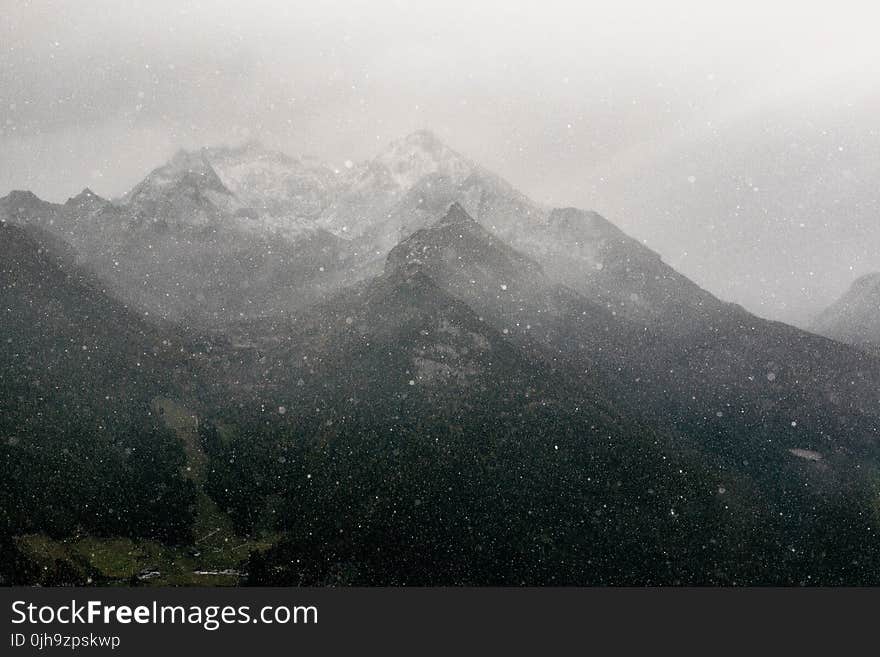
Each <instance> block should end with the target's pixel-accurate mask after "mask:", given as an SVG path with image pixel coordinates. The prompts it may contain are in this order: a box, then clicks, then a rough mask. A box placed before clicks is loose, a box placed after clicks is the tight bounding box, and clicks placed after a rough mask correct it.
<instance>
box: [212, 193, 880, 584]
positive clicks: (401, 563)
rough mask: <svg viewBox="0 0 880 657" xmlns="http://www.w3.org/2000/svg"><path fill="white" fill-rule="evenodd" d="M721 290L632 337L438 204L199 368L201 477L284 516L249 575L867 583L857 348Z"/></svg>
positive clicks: (866, 463)
mask: <svg viewBox="0 0 880 657" xmlns="http://www.w3.org/2000/svg"><path fill="white" fill-rule="evenodd" d="M724 307H725V309H726V310H727V314H726V315H724V316H720V315H719V316H716V317H715V318H714V320H713V321H714V324H713V325H711V326H707V327H704V328H703V329H701V330H702V331H704V332H703V333H692V334H691V335H690V337H689V338H688V339H687V340H685V339H682V340H681V341H678V342H676V341H673V340H671V339H670V336H669V334H666V333H662V332H653V331H646V329H645V328H644V327H641V326H639V325H638V324H637V323H635V322H632V321H631V320H628V319H626V318H624V317H621V316H620V315H619V314H614V313H612V312H611V311H609V310H608V309H607V308H606V307H604V306H603V305H601V304H597V303H595V302H593V301H591V300H590V299H587V298H584V297H583V296H581V295H580V294H579V293H577V292H575V291H574V290H571V289H570V288H567V287H565V286H560V285H559V284H558V283H556V282H554V281H553V280H552V279H551V278H549V277H548V276H547V275H546V274H545V273H544V271H543V268H542V267H541V266H540V265H539V264H538V263H537V262H535V261H534V260H533V259H531V258H530V257H529V256H527V255H525V254H523V253H522V252H520V251H518V250H516V249H514V248H512V247H511V246H509V245H508V244H506V243H505V242H503V241H502V240H500V239H499V238H497V237H496V236H495V235H493V234H492V233H491V232H490V231H488V230H487V229H486V228H484V227H483V226H481V225H480V224H478V223H477V222H476V221H475V220H474V219H472V218H471V217H470V216H469V215H468V214H467V212H466V211H465V210H464V209H463V208H462V207H461V206H459V205H455V204H453V205H452V206H450V208H448V210H447V211H446V212H445V213H444V214H443V215H441V216H439V217H437V218H436V219H435V221H434V222H431V223H430V224H429V225H427V226H426V227H424V228H422V229H420V230H418V231H416V232H415V233H413V234H412V235H410V236H409V237H408V238H406V239H405V240H403V241H402V242H401V243H400V244H399V245H398V246H396V247H395V248H394V249H392V251H391V252H390V253H389V255H388V256H387V259H386V264H385V268H384V271H383V273H382V274H380V275H379V276H377V277H375V278H372V279H369V280H367V281H364V282H362V283H360V284H358V285H356V286H354V287H350V288H348V289H346V290H343V291H341V292H339V293H338V294H336V295H333V296H332V297H330V298H329V299H327V300H326V301H324V302H322V303H320V304H317V305H315V306H312V307H311V308H310V309H309V311H308V312H307V313H302V314H300V315H298V316H296V317H295V318H291V320H290V321H288V322H286V323H281V324H278V325H276V326H274V327H273V330H272V331H271V332H270V333H268V335H267V337H266V339H264V340H262V341H259V340H258V341H257V342H256V343H255V344H254V345H252V346H251V347H249V348H250V349H253V350H255V351H256V352H257V356H258V357H257V359H256V361H255V363H254V365H253V366H252V367H245V368H240V369H234V364H235V362H236V361H237V360H238V359H239V356H238V355H236V354H230V356H229V359H228V361H227V362H222V361H221V362H218V364H217V365H216V366H217V367H218V370H217V372H218V373H217V375H216V376H217V378H219V377H220V372H222V371H233V372H234V373H235V377H236V384H235V387H234V392H233V391H230V393H231V394H230V395H229V396H228V397H227V400H228V402H229V405H228V406H227V407H226V408H224V409H223V410H222V411H221V412H220V413H219V414H218V416H217V418H216V419H217V421H218V422H219V423H220V424H222V426H223V430H222V432H221V431H219V430H218V431H216V432H212V431H211V430H210V429H208V430H207V431H208V435H209V438H208V439H207V440H208V443H209V444H211V445H212V447H211V448H210V450H209V451H211V453H212V456H211V458H212V459H213V460H214V462H216V463H217V464H218V466H217V469H215V470H214V479H213V481H212V485H211V486H212V490H213V491H214V493H213V494H214V495H215V496H216V500H217V502H218V504H219V505H220V506H221V508H228V509H230V512H231V513H232V514H233V516H234V518H235V519H236V522H238V523H241V524H242V526H243V528H245V529H248V530H249V531H251V530H254V529H255V528H258V527H263V528H265V529H266V530H271V529H277V528H278V527H283V528H284V532H285V534H284V536H285V538H284V539H283V540H282V541H281V542H280V543H279V544H278V545H276V546H275V547H273V548H271V549H270V550H268V551H266V552H265V553H259V554H255V555H253V556H252V558H251V561H250V562H249V564H248V570H249V572H250V573H251V578H252V579H251V581H252V582H254V583H258V584H291V583H311V584H332V583H336V584H339V583H342V584H376V583H386V584H387V583H394V584H426V583H435V584H436V583H447V584H449V583H454V584H466V583H483V584H485V583H495V584H512V583H529V582H548V581H554V582H557V583H581V584H583V583H634V582H639V581H641V582H646V581H667V582H669V581H677V582H692V583H697V582H700V583H708V582H714V583H722V582H724V583H733V582H737V583H744V582H764V583H767V582H771V581H772V582H780V583H781V582H794V581H801V582H809V581H823V582H832V581H845V580H849V581H873V580H872V579H871V578H872V577H874V574H872V573H874V565H873V564H875V563H876V558H877V556H878V555H874V553H873V552H872V551H871V550H872V548H868V547H861V548H860V547H856V546H859V545H862V546H867V545H869V544H870V537H871V535H872V532H873V531H875V529H874V528H875V527H876V526H877V522H880V519H877V518H874V516H873V515H872V514H873V513H874V512H873V511H872V510H871V509H872V508H873V507H872V504H873V503H872V502H871V501H870V500H871V499H873V497H872V495H876V486H877V481H878V479H877V475H878V470H877V465H876V464H877V449H876V447H877V441H876V431H877V426H878V425H877V418H878V413H877V409H876V401H873V402H872V401H871V400H872V394H871V392H870V391H871V390H874V389H875V386H876V382H877V381H878V380H880V379H878V378H877V377H878V373H877V371H876V368H875V369H871V361H869V360H868V359H864V358H863V356H862V355H861V354H860V353H859V352H857V351H856V350H852V349H849V348H846V347H843V346H842V345H838V344H836V343H834V342H832V341H829V340H825V339H822V338H817V337H816V336H811V335H809V334H806V333H803V332H798V331H796V330H795V329H790V327H784V326H783V325H775V324H772V323H769V322H765V323H762V321H763V320H759V319H758V318H754V317H751V316H748V315H740V314H739V313H741V312H742V311H740V310H739V309H737V308H736V307H734V306H724ZM243 351H244V350H242V351H241V352H239V353H242V352H243ZM783 359H787V360H783ZM230 367H233V369H232V370H230V369H229V368H230ZM765 368H767V369H766V370H765ZM758 373H760V377H761V378H758V377H757V376H756V374H758ZM853 381H858V383H856V384H855V385H854V384H853ZM871 382H874V383H871ZM852 388H857V389H858V391H853V390H852ZM872 404H873V405H872ZM210 436H213V437H210ZM225 464H234V465H225ZM859 518H866V519H868V518H870V519H868V520H867V524H862V523H860V521H859ZM267 523H268V524H267ZM276 523H278V524H276ZM829 528H833V529H829ZM485 546H491V549H489V550H486V549H485ZM848 546H852V547H848ZM847 550H850V551H851V552H852V557H844V556H843V554H844V553H846V551H847ZM828 554H832V555H834V556H833V557H831V558H828V557H827V555H828ZM744 555H750V556H749V557H745V556H744ZM872 555H873V556H872ZM840 559H843V561H841V560H840ZM441 564H442V565H441ZM551 564H552V565H551ZM652 578H657V579H652Z"/></svg>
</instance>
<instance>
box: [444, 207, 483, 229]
mask: <svg viewBox="0 0 880 657" xmlns="http://www.w3.org/2000/svg"><path fill="white" fill-rule="evenodd" d="M434 226H437V227H441V226H467V227H469V228H470V227H476V226H479V224H477V222H476V221H475V220H474V218H473V217H471V216H470V215H469V214H468V213H467V210H465V209H464V208H463V207H462V206H461V204H459V203H458V202H457V201H455V202H453V203H452V204H451V205H450V206H449V209H448V210H447V211H446V214H444V215H443V216H442V217H441V218H440V219H438V220H437V221H436V222H435V223H434Z"/></svg>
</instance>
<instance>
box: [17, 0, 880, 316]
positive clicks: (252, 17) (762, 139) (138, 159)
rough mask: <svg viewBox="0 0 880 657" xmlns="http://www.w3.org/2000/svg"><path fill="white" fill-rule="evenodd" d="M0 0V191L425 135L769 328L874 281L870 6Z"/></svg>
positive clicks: (64, 189)
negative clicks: (201, 157)
mask: <svg viewBox="0 0 880 657" xmlns="http://www.w3.org/2000/svg"><path fill="white" fill-rule="evenodd" d="M0 4H2V11H0V153H2V155H0V195H3V194H5V193H6V192H7V191H8V190H9V189H13V188H30V189H32V190H33V191H35V192H36V193H37V194H38V195H40V196H42V197H44V198H47V199H50V200H56V201H57V200H64V199H65V198H67V197H68V196H71V195H73V194H75V193H77V192H78V191H79V190H80V189H81V188H82V187H84V186H89V187H91V188H92V189H94V190H95V191H96V192H98V193H100V194H103V195H107V196H116V195H120V194H121V193H123V192H124V191H126V190H127V189H128V188H129V187H131V186H132V185H133V184H134V183H136V182H137V181H138V180H139V179H140V178H141V177H143V175H145V174H146V173H147V172H148V171H149V170H150V169H151V168H153V167H155V166H157V165H158V164H160V163H161V162H162V161H164V160H165V159H166V158H167V157H168V156H169V155H170V154H171V153H172V152H173V151H174V150H175V149H176V148H178V147H180V146H186V147H194V146H199V145H204V144H215V143H222V142H238V141H241V140H243V139H245V138H247V137H249V136H258V137H260V138H261V139H262V141H263V142H264V143H265V144H267V145H270V146H274V147H277V148H279V149H281V150H285V151H287V152H290V153H292V154H306V153H308V154H314V155H318V156H320V157H323V158H326V159H328V160H331V161H336V162H341V161H343V160H346V159H361V158H366V157H369V156H371V155H373V154H374V153H376V152H377V151H378V150H379V149H380V148H382V147H383V146H384V145H385V144H386V143H387V142H388V141H390V140H392V139H394V138H396V137H399V136H401V135H403V134H406V133H407V132H410V131H411V130H414V129H417V128H420V127H429V128H432V129H433V130H434V131H435V132H437V133H438V134H439V135H440V136H441V137H443V138H444V139H445V140H446V141H447V142H448V143H449V144H450V145H452V146H453V147H455V148H457V149H458V150H460V151H462V152H463V153H465V154H467V155H468V156H470V157H472V158H473V159H475V160H478V161H480V162H481V163H483V164H485V165H486V166H488V167H489V168H492V169H494V170H496V171H497V172H498V173H500V174H501V175H503V176H504V177H506V178H508V179H509V180H510V181H511V182H513V183H514V184H515V185H517V186H518V187H520V188H521V189H522V190H523V191H524V192H526V193H528V194H530V195H531V196H533V197H534V198H536V199H537V200H540V201H546V202H550V203H553V204H556V205H577V206H582V207H588V208H595V209H597V210H599V211H600V212H602V213H603V214H605V215H606V216H607V217H608V218H609V219H610V220H611V221H613V222H615V223H616V224H618V225H619V226H621V227H622V228H624V229H625V230H626V231H628V232H629V233H630V234H632V235H634V236H636V237H638V238H640V239H644V240H646V241H647V243H648V244H649V246H651V247H652V248H655V249H656V250H658V251H659V252H660V253H661V254H662V255H663V256H664V258H665V259H666V260H667V261H668V262H671V263H672V264H673V265H675V266H676V267H678V268H679V269H680V270H682V271H683V272H684V273H686V274H687V275H689V276H691V277H692V278H694V279H695V280H697V282H699V283H701V284H702V285H704V286H706V287H707V288H708V289H710V290H711V291H713V292H715V293H716V294H719V295H720V296H722V297H724V298H726V299H729V300H734V301H738V302H740V303H743V304H744V305H746V306H747V307H748V308H749V309H751V310H753V311H756V312H758V313H759V314H762V315H765V316H770V317H779V318H785V319H789V320H801V319H803V318H804V317H806V316H807V315H808V314H809V313H810V312H812V311H814V310H815V309H817V308H819V307H821V306H822V305H823V304H825V303H827V302H828V301H830V300H831V299H832V298H833V297H834V296H836V295H837V294H839V293H840V292H841V291H842V290H843V289H844V288H845V287H846V286H847V285H848V284H849V282H850V281H851V280H852V279H853V278H854V277H855V276H856V275H858V274H861V273H864V272H866V271H870V270H880V194H878V191H877V190H878V183H880V125H878V117H880V40H878V39H877V37H876V32H877V25H878V19H880V9H878V8H875V7H874V6H873V5H872V4H869V3H858V4H856V3H846V2H835V3H821V4H819V3H815V4H812V3H809V2H798V3H795V2H772V1H770V0H765V1H763V2H752V1H740V2H735V3H710V2H683V1H673V2H662V3H661V2H627V1H620V0H618V1H616V2H603V3H593V2H580V3H578V2H564V3H563V2H552V1H544V2H528V3H527V2H518V1H511V0H508V1H507V2H495V1H492V2H474V1H472V2H458V1H453V0H446V1H442V2H441V1H434V2H383V1H380V0H373V1H372V2H324V1H322V2H315V1H313V2H309V3H305V2H296V1H294V2H290V1H282V0H277V1H274V2H259V1H256V2H255V1H249V2H245V1H243V0H242V1H237V2H236V1H232V0H219V1H216V2H207V1H205V2H186V1H181V0H177V1H174V2H170V1H157V0H150V1H144V2H132V1H129V2H120V1H119V0H114V1H109V0H108V1H105V0H90V1H88V2H78V1H74V0H70V1H67V2H46V1H42V2H24V1H21V0H0ZM716 5H717V6H716Z"/></svg>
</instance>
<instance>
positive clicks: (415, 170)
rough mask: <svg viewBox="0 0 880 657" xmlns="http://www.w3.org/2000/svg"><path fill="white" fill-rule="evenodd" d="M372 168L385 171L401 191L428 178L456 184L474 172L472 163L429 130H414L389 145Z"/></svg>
mask: <svg viewBox="0 0 880 657" xmlns="http://www.w3.org/2000/svg"><path fill="white" fill-rule="evenodd" d="M373 164H374V166H376V167H378V168H384V169H386V170H387V171H388V173H389V174H390V177H391V179H392V180H393V181H394V183H396V184H397V185H398V186H400V187H403V188H404V189H409V188H411V187H412V186H413V185H414V184H415V183H416V182H418V181H419V180H420V179H422V178H423V177H424V176H427V175H431V174H441V175H443V176H446V177H449V178H451V179H453V180H457V181H460V180H463V179H464V178H466V177H467V176H468V175H469V174H470V173H471V172H472V171H473V170H474V168H475V165H474V164H473V163H472V162H470V161H469V160H467V159H466V158H464V157H462V156H461V155H459V154H458V153H456V152H455V151H454V150H452V149H451V148H449V147H448V146H447V145H446V144H444V143H443V142H442V141H440V138H439V137H437V135H435V134H434V133H433V132H430V131H429V130H418V131H416V132H413V133H412V134H410V135H407V136H406V137H404V138H402V139H399V140H397V141H395V142H392V143H391V144H390V145H389V146H388V148H386V149H385V150H384V151H383V152H382V153H381V154H380V155H379V156H378V157H376V159H375V160H374V161H373Z"/></svg>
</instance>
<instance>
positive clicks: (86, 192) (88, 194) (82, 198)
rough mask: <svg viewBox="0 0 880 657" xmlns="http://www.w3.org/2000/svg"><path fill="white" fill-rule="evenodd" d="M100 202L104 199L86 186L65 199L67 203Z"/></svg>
mask: <svg viewBox="0 0 880 657" xmlns="http://www.w3.org/2000/svg"><path fill="white" fill-rule="evenodd" d="M102 202H104V199H102V198H101V197H100V196H98V195H97V194H95V192H93V191H92V190H91V189H89V188H88V187H86V188H84V189H83V190H82V191H81V192H80V193H79V194H77V195H76V196H71V197H70V198H69V199H67V203H68V204H78V205H82V204H85V203H89V204H91V203H102Z"/></svg>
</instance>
